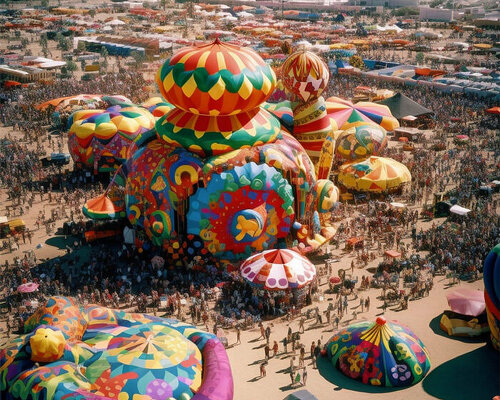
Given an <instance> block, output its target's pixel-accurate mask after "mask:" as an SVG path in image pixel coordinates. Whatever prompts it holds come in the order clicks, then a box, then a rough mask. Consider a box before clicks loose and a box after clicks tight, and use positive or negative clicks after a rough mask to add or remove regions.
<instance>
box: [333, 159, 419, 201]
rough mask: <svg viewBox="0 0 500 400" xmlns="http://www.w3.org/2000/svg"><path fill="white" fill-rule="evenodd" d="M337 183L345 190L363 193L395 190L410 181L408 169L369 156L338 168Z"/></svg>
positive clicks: (391, 160)
mask: <svg viewBox="0 0 500 400" xmlns="http://www.w3.org/2000/svg"><path fill="white" fill-rule="evenodd" d="M338 181H339V183H340V184H342V185H343V186H345V187H346V188H347V189H354V190H359V191H364V192H383V191H392V190H397V189H398V188H400V187H401V186H402V185H404V184H405V183H408V182H410V181H411V173H410V171H409V170H408V168H407V167H406V166H405V165H404V164H401V163H400V162H398V161H396V160H393V159H392V158H386V157H377V156H371V157H368V158H366V159H364V160H361V161H352V162H349V163H345V164H344V165H342V166H341V167H340V172H339V175H338Z"/></svg>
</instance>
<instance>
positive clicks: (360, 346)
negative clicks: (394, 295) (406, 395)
mask: <svg viewBox="0 0 500 400" xmlns="http://www.w3.org/2000/svg"><path fill="white" fill-rule="evenodd" d="M326 349H327V355H328V357H329V358H330V359H331V361H332V364H333V366H334V367H336V368H338V369H340V371H342V373H343V374H345V375H347V376H348V377H350V378H352V379H356V380H359V381H361V382H363V383H365V384H368V385H374V386H411V385H413V384H415V383H417V382H419V381H420V380H421V379H422V378H423V377H424V376H425V374H426V373H427V372H428V371H429V369H430V362H429V357H428V354H427V350H426V348H425V346H424V344H423V343H422V342H421V341H420V339H418V338H417V336H415V334H414V333H413V332H412V331H411V330H410V329H408V328H407V327H405V326H403V325H400V324H397V323H395V322H386V320H385V318H383V317H378V318H377V320H376V322H369V321H364V322H358V323H355V324H353V325H350V326H348V327H347V328H345V329H342V330H340V331H338V332H337V333H335V335H334V336H333V337H332V338H331V339H330V340H329V341H328V343H327V344H326Z"/></svg>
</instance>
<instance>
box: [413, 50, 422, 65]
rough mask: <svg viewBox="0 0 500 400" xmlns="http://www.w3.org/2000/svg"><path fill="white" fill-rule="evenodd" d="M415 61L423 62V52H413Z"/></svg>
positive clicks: (418, 63)
mask: <svg viewBox="0 0 500 400" xmlns="http://www.w3.org/2000/svg"><path fill="white" fill-rule="evenodd" d="M415 61H416V62H417V65H422V64H423V63H424V53H422V52H421V51H419V52H418V53H417V54H415Z"/></svg>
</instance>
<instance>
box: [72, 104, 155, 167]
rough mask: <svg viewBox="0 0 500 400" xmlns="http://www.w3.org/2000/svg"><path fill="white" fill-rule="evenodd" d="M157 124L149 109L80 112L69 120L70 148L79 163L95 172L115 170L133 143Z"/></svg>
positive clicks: (127, 108)
mask: <svg viewBox="0 0 500 400" xmlns="http://www.w3.org/2000/svg"><path fill="white" fill-rule="evenodd" d="M154 123H155V119H154V117H153V116H152V115H151V113H150V112H149V111H148V110H146V109H144V108H141V107H135V106H125V107H121V106H119V105H116V106H112V107H110V108H108V109H107V110H81V111H77V112H75V113H73V114H72V115H71V117H70V119H69V121H68V125H69V126H70V128H69V132H68V148H69V151H70V154H71V156H72V158H73V160H74V161H75V163H81V164H83V165H84V166H86V167H88V168H91V169H93V171H94V173H97V172H105V171H115V170H116V169H117V168H118V167H119V166H120V165H121V164H122V163H123V162H124V161H125V160H126V159H127V158H128V156H129V147H130V144H131V143H132V142H133V141H134V140H135V139H137V138H139V137H140V135H141V134H143V133H144V132H146V131H148V130H150V129H152V128H154Z"/></svg>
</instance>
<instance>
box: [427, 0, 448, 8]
mask: <svg viewBox="0 0 500 400" xmlns="http://www.w3.org/2000/svg"><path fill="white" fill-rule="evenodd" d="M443 3H444V0H432V1H431V2H430V4H429V7H431V8H436V7H439V6H440V5H441V4H443Z"/></svg>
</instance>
